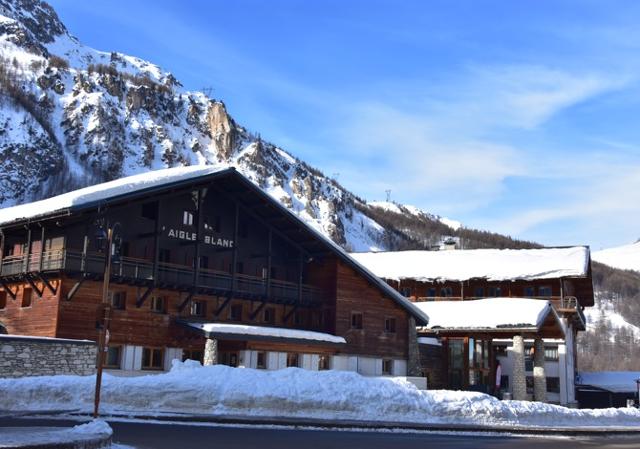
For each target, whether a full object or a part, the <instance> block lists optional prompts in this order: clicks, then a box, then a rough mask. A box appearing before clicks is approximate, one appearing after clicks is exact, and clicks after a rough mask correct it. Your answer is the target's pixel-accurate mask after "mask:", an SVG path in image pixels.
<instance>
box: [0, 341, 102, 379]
mask: <svg viewBox="0 0 640 449" xmlns="http://www.w3.org/2000/svg"><path fill="white" fill-rule="evenodd" d="M96 353H97V346H96V343H95V342H93V341H87V340H67V339H62V338H46V337H28V336H18V335H0V377H26V376H49V375H58V374H77V375H82V376H86V375H90V374H94V372H95V365H96Z"/></svg>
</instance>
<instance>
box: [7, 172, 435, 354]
mask: <svg viewBox="0 0 640 449" xmlns="http://www.w3.org/2000/svg"><path fill="white" fill-rule="evenodd" d="M106 228H112V229H113V231H114V235H115V236H116V238H115V240H114V241H115V242H116V243H115V244H114V248H113V249H112V252H113V254H114V255H113V256H112V266H111V278H110V296H111V298H110V304H111V306H110V314H111V324H110V329H109V331H110V340H109V344H110V345H111V346H114V345H116V346H117V345H131V346H142V347H149V348H155V347H158V348H167V347H171V348H181V349H183V350H184V351H203V349H204V342H205V339H204V337H203V336H202V335H200V334H198V333H196V332H193V331H190V330H189V329H188V328H187V327H185V326H183V325H181V324H180V322H181V321H184V320H194V321H199V322H220V323H235V324H245V325H252V326H268V327H280V328H291V329H300V330H310V331H317V332H323V333H327V334H332V335H338V336H342V337H344V338H345V340H346V344H344V345H341V346H340V347H335V346H330V345H329V346H326V347H323V346H322V345H315V344H313V345H308V347H307V346H305V345H300V344H295V345H292V344H288V343H287V342H286V341H283V342H281V343H274V342H261V341H259V339H255V338H246V339H245V340H244V341H241V342H238V341H233V342H231V341H229V342H226V341H221V342H220V349H221V351H224V350H225V348H227V349H229V350H233V351H235V350H242V349H256V350H282V351H284V352H287V351H298V352H301V351H307V352H311V353H330V354H348V355H356V356H357V355H362V356H370V357H392V358H398V359H406V357H407V353H408V350H407V344H408V341H407V335H408V327H407V326H408V322H409V318H410V316H413V315H415V319H416V320H417V321H418V322H420V321H424V317H423V316H422V315H421V314H420V312H419V311H417V310H416V309H415V308H413V306H412V305H411V304H410V302H408V301H406V300H405V299H404V298H402V297H401V296H400V295H399V294H397V293H396V292H395V291H394V290H393V289H390V288H389V287H388V286H387V285H386V284H385V283H384V282H382V281H381V280H379V279H377V278H375V277H373V276H371V275H370V274H369V273H368V272H366V270H364V269H362V268H361V267H359V266H358V265H357V264H356V263H355V262H353V261H352V260H351V259H350V258H348V257H346V256H344V254H343V253H341V252H340V251H338V250H336V249H335V248H334V247H333V246H332V245H331V244H330V243H328V242H326V241H324V240H323V238H322V237H320V236H318V235H317V234H316V233H315V232H314V231H312V230H310V229H309V228H308V227H307V226H306V225H304V224H303V223H302V222H301V221H300V220H299V219H297V218H296V217H295V216H293V215H292V214H291V213H289V212H288V211H286V210H284V208H282V206H280V205H279V204H278V203H276V202H275V201H274V200H273V199H271V198H270V197H269V196H268V195H266V194H265V193H264V192H262V191H261V190H260V189H259V188H257V187H256V186H254V185H253V184H252V183H251V182H250V181H248V180H247V179H245V178H244V177H242V176H241V175H240V174H238V173H237V172H235V171H234V170H226V171H223V172H220V173H215V174H214V175H211V176H205V177H198V178H194V179H189V180H187V181H181V182H179V183H172V184H170V185H161V186H160V187H157V188H154V189H152V190H149V189H146V190H144V191H137V190H136V189H132V191H131V192H129V193H127V194H124V195H122V194H120V195H118V196H115V197H111V198H107V199H103V200H101V201H99V202H96V203H89V204H84V205H82V206H78V207H76V208H72V209H68V210H62V211H55V212H52V213H49V214H45V215H43V216H41V217H38V218H37V219H34V218H30V219H25V220H17V221H15V222H11V223H5V224H0V238H1V239H2V242H1V245H0V248H1V249H2V254H1V255H0V256H1V257H2V263H1V265H0V286H1V289H0V297H5V298H6V300H5V301H3V302H2V303H0V325H2V326H4V328H6V331H7V332H8V333H11V334H24V335H39V336H49V337H62V338H75V339H89V340H94V339H95V338H96V337H97V331H96V328H97V325H100V318H99V306H100V303H101V302H102V286H103V273H104V267H105V261H106V256H105V254H106V253H107V251H108V250H107V249H105V248H104V247H103V246H104V245H103V242H102V241H101V238H100V237H101V235H102V234H104V232H105V229H106ZM25 291H27V292H29V291H31V304H30V305H28V306H26V305H23V304H22V297H23V296H24V295H25V293H24V292H25ZM354 313H360V314H362V325H361V326H355V327H360V328H354V325H353V323H352V315H353V314H354Z"/></svg>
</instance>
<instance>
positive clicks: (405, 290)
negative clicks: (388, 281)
mask: <svg viewBox="0 0 640 449" xmlns="http://www.w3.org/2000/svg"><path fill="white" fill-rule="evenodd" d="M400 294H401V295H402V296H404V297H405V298H408V297H409V296H411V288H410V287H402V288H401V289H400Z"/></svg>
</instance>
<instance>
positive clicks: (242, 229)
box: [238, 221, 249, 239]
mask: <svg viewBox="0 0 640 449" xmlns="http://www.w3.org/2000/svg"><path fill="white" fill-rule="evenodd" d="M238 235H239V236H240V237H241V238H243V239H246V238H247V237H249V224H248V223H247V222H246V221H241V222H240V223H239V226H238Z"/></svg>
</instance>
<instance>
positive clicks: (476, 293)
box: [473, 287, 484, 298]
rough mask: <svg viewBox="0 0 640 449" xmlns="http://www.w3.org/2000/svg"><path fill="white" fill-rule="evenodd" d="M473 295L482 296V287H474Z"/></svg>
mask: <svg viewBox="0 0 640 449" xmlns="http://www.w3.org/2000/svg"><path fill="white" fill-rule="evenodd" d="M473 296H475V297H476V298H484V287H476V288H475V289H474V290H473Z"/></svg>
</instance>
